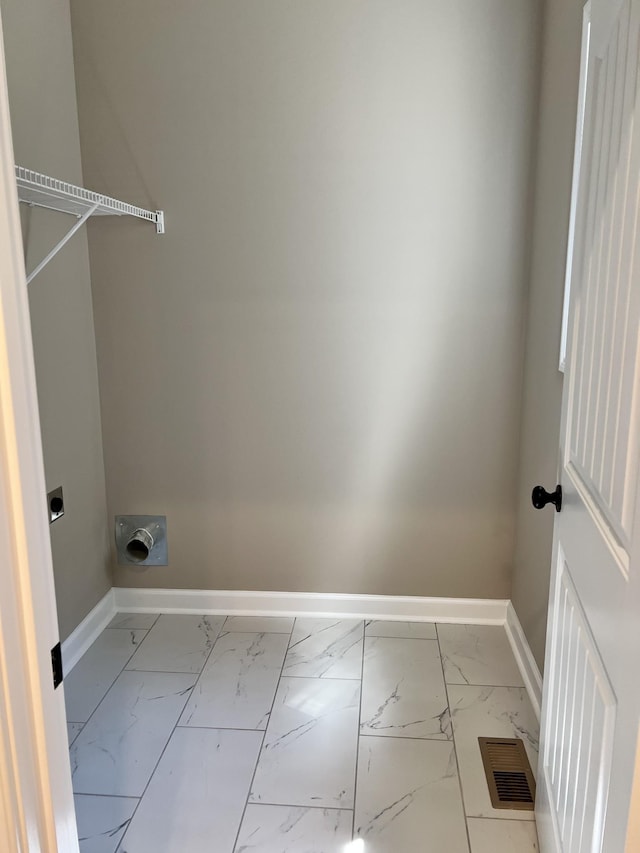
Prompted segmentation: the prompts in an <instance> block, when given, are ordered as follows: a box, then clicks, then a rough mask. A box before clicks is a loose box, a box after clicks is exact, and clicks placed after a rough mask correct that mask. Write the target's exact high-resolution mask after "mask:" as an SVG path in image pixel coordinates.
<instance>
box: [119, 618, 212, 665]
mask: <svg viewBox="0 0 640 853" xmlns="http://www.w3.org/2000/svg"><path fill="white" fill-rule="evenodd" d="M224 620H225V617H224V616H184V615H181V614H168V613H165V614H163V615H162V616H160V617H159V618H158V621H157V622H156V624H155V625H154V626H153V628H152V629H151V630H150V631H149V634H148V636H147V638H146V640H145V641H144V643H143V644H142V645H141V646H140V648H139V649H138V651H137V652H136V654H135V655H134V656H133V658H132V659H131V660H130V661H129V665H128V666H127V669H137V670H142V671H144V672H202V667H203V666H204V664H205V661H206V659H207V657H208V656H209V652H210V651H211V649H212V648H213V644H214V643H215V641H216V637H217V636H218V634H219V633H220V629H221V628H222V625H223V624H224Z"/></svg>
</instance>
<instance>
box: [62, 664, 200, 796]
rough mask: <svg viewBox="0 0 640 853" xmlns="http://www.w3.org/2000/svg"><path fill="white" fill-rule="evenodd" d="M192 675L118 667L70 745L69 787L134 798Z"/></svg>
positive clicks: (174, 718)
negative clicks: (120, 670)
mask: <svg viewBox="0 0 640 853" xmlns="http://www.w3.org/2000/svg"><path fill="white" fill-rule="evenodd" d="M195 682H196V676H195V675H190V674H182V673H179V674H173V673H162V672H123V673H122V675H120V676H119V678H118V680H117V681H116V683H115V684H114V685H113V687H112V688H111V690H110V691H109V695H108V696H106V698H105V700H104V702H102V704H101V705H100V707H99V708H98V710H97V711H96V713H95V714H94V715H93V717H92V718H91V719H90V720H89V722H88V723H87V725H86V726H85V727H84V729H83V730H82V731H81V732H80V734H79V735H78V737H77V738H76V741H75V743H74V744H73V746H72V747H71V775H72V778H73V789H74V791H76V793H80V794H113V795H116V796H122V797H140V796H142V793H143V791H144V788H145V786H146V784H147V782H148V781H149V777H150V776H151V774H152V773H153V768H154V767H155V765H156V762H157V760H158V758H159V757H160V754H161V753H162V750H163V749H164V747H165V746H166V743H167V741H168V740H169V737H170V735H171V732H172V730H173V727H174V726H175V724H176V722H177V720H178V717H179V716H180V714H181V713H182V710H183V708H184V706H185V704H186V702H187V699H188V698H189V694H190V693H191V689H192V688H193V685H194V684H195Z"/></svg>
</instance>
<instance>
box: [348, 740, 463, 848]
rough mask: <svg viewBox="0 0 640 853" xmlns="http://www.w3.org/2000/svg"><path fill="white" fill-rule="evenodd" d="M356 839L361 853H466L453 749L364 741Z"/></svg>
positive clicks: (417, 742) (418, 742) (447, 745)
mask: <svg viewBox="0 0 640 853" xmlns="http://www.w3.org/2000/svg"><path fill="white" fill-rule="evenodd" d="M355 834H356V836H357V837H360V838H362V839H363V841H364V850H363V853H396V851H397V853H405V851H406V853H409V851H416V853H417V851H423V850H424V851H427V850H429V851H431V850H433V851H434V853H435V851H438V853H440V851H446V853H468V850H469V846H468V844H467V831H466V827H465V819H464V811H463V808H462V798H461V796H460V785H459V782H458V774H457V770H456V758H455V752H454V749H453V744H452V743H450V742H447V743H438V742H437V741H428V740H401V739H399V738H384V737H362V738H360V750H359V754H358V786H357V791H356V814H355Z"/></svg>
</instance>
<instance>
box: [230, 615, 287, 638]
mask: <svg viewBox="0 0 640 853" xmlns="http://www.w3.org/2000/svg"><path fill="white" fill-rule="evenodd" d="M292 628H293V616H227V621H226V622H225V623H224V627H223V629H222V633H223V634H226V633H227V631H240V632H242V633H250V634H251V633H260V634H290V633H291V629H292Z"/></svg>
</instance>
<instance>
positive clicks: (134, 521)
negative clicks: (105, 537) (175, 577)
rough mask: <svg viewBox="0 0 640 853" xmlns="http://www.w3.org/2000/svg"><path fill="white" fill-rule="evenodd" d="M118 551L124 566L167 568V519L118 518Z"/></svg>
mask: <svg viewBox="0 0 640 853" xmlns="http://www.w3.org/2000/svg"><path fill="white" fill-rule="evenodd" d="M116 549H117V551H118V564H119V565H121V566H127V565H128V566H132V565H134V566H166V565H168V560H167V520H166V518H165V516H164V515H118V516H116Z"/></svg>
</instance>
